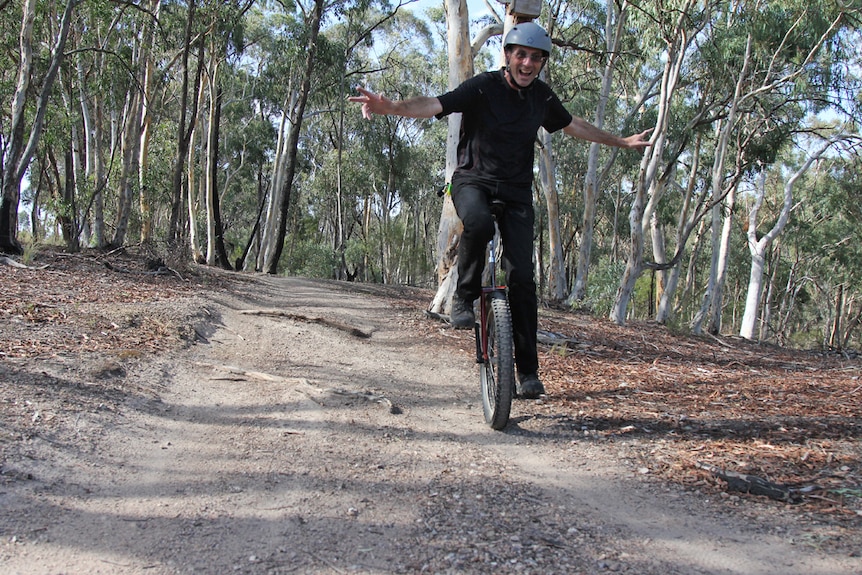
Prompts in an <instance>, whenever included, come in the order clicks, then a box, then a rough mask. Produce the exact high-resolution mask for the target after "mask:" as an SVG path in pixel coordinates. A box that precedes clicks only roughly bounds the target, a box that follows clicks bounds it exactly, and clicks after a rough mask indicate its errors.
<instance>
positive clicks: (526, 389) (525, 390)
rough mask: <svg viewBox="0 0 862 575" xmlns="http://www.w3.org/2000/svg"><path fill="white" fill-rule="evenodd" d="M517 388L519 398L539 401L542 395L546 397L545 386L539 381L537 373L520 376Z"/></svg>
mask: <svg viewBox="0 0 862 575" xmlns="http://www.w3.org/2000/svg"><path fill="white" fill-rule="evenodd" d="M518 379H520V381H519V382H518V386H517V390H516V391H517V393H518V397H522V398H524V399H539V396H540V395H545V386H544V385H542V382H541V381H539V376H538V375H536V374H535V373H526V374H524V373H522V374H520V376H519V378H518Z"/></svg>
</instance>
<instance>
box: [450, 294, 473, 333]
mask: <svg viewBox="0 0 862 575" xmlns="http://www.w3.org/2000/svg"><path fill="white" fill-rule="evenodd" d="M449 321H451V322H452V327H454V328H455V329H472V328H473V325H474V324H475V323H476V315H475V314H474V313H473V302H470V301H467V300H465V299H462V298H460V297H459V296H458V295H457V294H456V295H454V296H452V311H451V312H450V313H449Z"/></svg>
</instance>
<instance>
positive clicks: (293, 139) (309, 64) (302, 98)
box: [266, 0, 324, 274]
mask: <svg viewBox="0 0 862 575" xmlns="http://www.w3.org/2000/svg"><path fill="white" fill-rule="evenodd" d="M323 4H324V3H323V0H315V1H314V11H313V12H312V15H311V22H310V26H311V30H310V34H309V39H308V47H307V49H306V58H305V68H304V70H303V74H302V87H301V89H300V92H299V100H298V102H297V106H296V115H295V117H294V121H293V125H291V127H290V137H289V140H288V164H287V165H288V168H287V177H286V178H285V182H284V184H285V191H284V194H283V195H282V198H281V205H280V210H279V225H278V233H277V234H276V237H275V250H274V252H273V255H272V258H271V259H270V260H269V261H267V263H266V272H267V273H269V274H276V273H278V261H279V260H280V259H281V252H282V250H283V248H284V238H285V235H286V234H287V215H288V207H289V206H290V196H291V194H290V189H291V187H292V186H293V176H294V173H295V171H296V154H297V146H298V145H299V132H300V130H301V128H302V119H303V118H302V117H303V114H305V105H306V103H307V102H308V94H309V93H310V92H311V75H312V73H313V72H314V60H315V56H316V54H317V36H318V34H319V33H320V21H321V19H322V17H323Z"/></svg>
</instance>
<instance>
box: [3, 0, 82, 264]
mask: <svg viewBox="0 0 862 575" xmlns="http://www.w3.org/2000/svg"><path fill="white" fill-rule="evenodd" d="M78 2H79V0H68V2H67V3H66V5H65V8H64V10H63V13H62V16H61V18H60V23H59V26H58V27H57V35H56V37H55V38H53V39H52V42H51V44H52V46H51V51H50V57H49V59H48V68H47V71H46V72H45V75H44V77H43V78H42V85H41V86H38V87H37V88H38V97H37V98H36V100H35V102H34V103H33V105H34V109H33V110H32V112H31V113H32V116H30V117H32V121H31V123H30V125H29V127H28V126H27V119H28V110H27V105H28V99H29V97H30V96H29V95H30V94H31V93H32V92H31V85H30V84H31V78H32V76H33V74H34V72H35V66H36V63H35V62H34V58H33V25H34V22H35V19H36V3H37V2H36V0H25V1H24V3H23V5H22V17H21V30H20V33H19V49H20V59H19V62H18V72H17V78H18V79H17V83H16V86H15V93H14V94H13V96H12V113H11V116H10V129H9V132H8V133H9V136H8V142H7V147H6V150H5V153H4V155H3V164H2V171H3V173H2V177H0V182H2V197H0V251H3V252H6V253H12V254H21V253H23V251H24V248H23V246H22V245H21V242H19V241H18V237H17V236H18V203H19V200H20V197H21V196H20V195H21V182H22V181H23V179H24V175H25V174H26V172H27V168H28V167H29V165H30V161H31V160H32V158H33V155H34V154H35V152H36V146H37V144H38V143H39V139H40V138H41V136H42V127H43V122H44V120H45V111H46V109H47V107H48V104H49V100H50V96H51V93H52V91H53V87H54V81H55V80H56V78H57V73H58V71H59V69H60V65H61V64H62V62H63V60H64V53H65V47H66V40H67V39H68V37H69V29H70V26H71V20H72V13H73V11H74V9H75V7H76V6H77V4H78ZM33 91H35V90H33Z"/></svg>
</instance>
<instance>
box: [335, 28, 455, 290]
mask: <svg viewBox="0 0 862 575" xmlns="http://www.w3.org/2000/svg"><path fill="white" fill-rule="evenodd" d="M432 54H433V39H432V36H431V33H430V30H429V29H428V26H427V24H426V22H425V21H424V20H421V19H418V18H416V17H415V16H413V15H412V14H411V13H409V12H403V13H402V12H398V13H396V14H395V15H394V16H393V17H392V18H391V19H389V20H388V21H386V22H385V23H383V24H382V25H380V26H378V27H377V28H376V30H375V32H374V43H373V45H372V46H370V47H366V48H364V49H363V51H362V59H363V60H364V62H365V63H360V62H358V63H359V64H360V68H361V69H376V70H378V71H377V72H376V73H374V74H369V75H366V76H365V77H364V78H363V83H364V84H365V85H366V86H369V87H370V89H373V90H375V91H378V92H383V93H386V94H395V95H396V97H400V98H405V97H408V96H410V95H413V94H416V93H429V92H430V93H436V92H439V91H440V90H441V88H442V77H441V74H440V73H439V72H438V68H437V66H435V65H433V62H434V60H433V59H432ZM354 111H355V110H354ZM357 122H358V125H357ZM350 124H351V126H352V127H353V132H352V136H351V142H350V143H351V145H350V146H349V149H348V148H347V147H345V152H346V154H348V155H346V156H345V159H348V160H349V161H348V162H347V163H349V164H350V167H349V168H348V166H347V165H346V164H345V165H344V166H343V172H344V173H343V175H344V176H346V175H348V172H349V174H350V177H349V178H348V177H342V178H341V185H342V186H343V192H342V194H340V195H339V197H340V198H341V204H340V205H339V206H338V207H339V209H341V210H344V212H343V215H342V212H339V216H340V217H345V218H347V219H348V220H349V219H352V220H354V221H356V222H360V225H357V226H355V227H354V228H353V230H354V231H356V232H357V233H359V234H361V235H362V236H363V239H362V242H361V243H362V244H363V245H364V250H365V256H364V257H363V260H364V262H365V263H366V264H371V265H373V267H374V269H375V270H376V274H375V275H376V279H379V280H380V281H383V282H385V283H390V282H392V281H397V279H398V277H399V276H400V275H402V271H401V270H404V269H407V268H410V267H411V264H408V263H407V261H406V259H405V257H406V256H405V255H404V254H405V252H406V251H415V249H414V248H415V241H418V239H419V238H418V236H414V238H415V239H414V240H413V247H411V248H410V249H408V245H407V244H406V243H405V239H406V237H407V236H409V233H408V231H409V230H410V229H411V228H412V226H415V225H418V219H417V218H418V214H419V212H420V211H421V209H422V208H421V206H422V204H423V198H427V197H429V196H434V197H436V196H435V194H436V191H437V189H438V188H439V187H440V185H441V183H442V181H443V177H444V176H443V157H444V156H443V149H442V148H441V147H439V145H440V141H439V139H435V137H434V133H435V132H436V131H437V125H436V124H437V123H436V122H434V121H429V120H413V119H408V118H401V117H381V118H375V121H374V122H370V123H369V122H359V115H358V114H353V115H352V118H351V120H350ZM360 142H361V144H360ZM357 144H358V145H357ZM429 146H430V147H431V148H432V149H434V151H433V152H431V153H430V154H427V153H425V151H426V150H428V149H429ZM339 172H341V171H339ZM412 229H414V230H415V229H416V228H412ZM417 233H418V230H417ZM421 235H423V236H424V233H423V234H421ZM422 239H423V240H424V237H423V238H422ZM345 240H347V241H348V242H349V240H350V238H349V237H348V235H345ZM339 257H340V258H341V257H342V256H341V255H340V256H339ZM364 267H365V268H366V269H368V265H364Z"/></svg>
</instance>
